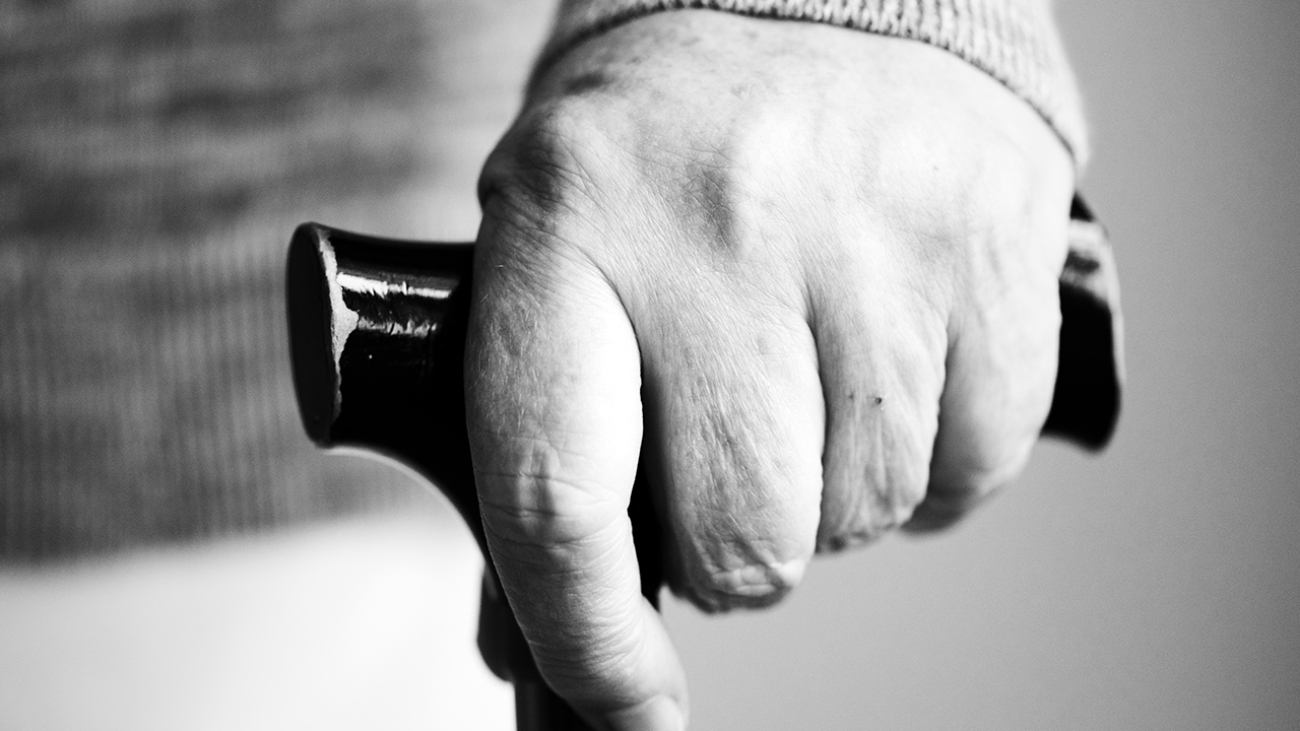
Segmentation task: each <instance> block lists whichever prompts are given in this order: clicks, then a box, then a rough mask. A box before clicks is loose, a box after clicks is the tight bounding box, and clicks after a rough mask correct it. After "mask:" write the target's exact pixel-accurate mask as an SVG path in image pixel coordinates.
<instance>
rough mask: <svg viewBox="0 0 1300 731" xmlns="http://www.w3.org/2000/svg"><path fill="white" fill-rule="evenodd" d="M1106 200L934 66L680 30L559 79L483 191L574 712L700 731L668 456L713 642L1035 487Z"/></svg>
mask: <svg viewBox="0 0 1300 731" xmlns="http://www.w3.org/2000/svg"><path fill="white" fill-rule="evenodd" d="M1072 186H1073V168H1072V165H1071V161H1070V158H1069V156H1068V154H1067V152H1066V150H1065V148H1064V146H1063V145H1062V144H1061V142H1060V141H1059V140H1058V139H1057V138H1056V137H1055V136H1054V135H1053V133H1052V131H1051V130H1050V128H1049V127H1048V126H1047V124H1046V123H1045V122H1044V121H1043V120H1042V119H1041V118H1039V117H1038V116H1037V115H1036V114H1035V113H1034V112H1033V110H1032V109H1030V107H1029V106H1028V105H1026V104H1025V103H1024V102H1023V101H1022V100H1020V99H1019V98H1018V97H1016V96H1014V95H1013V94H1012V93H1011V92H1010V91H1008V90H1007V89H1005V88H1003V87H1002V86H1000V85H999V84H998V83H997V82H996V81H994V80H993V79H992V78H990V77H987V76H985V75H984V74H982V73H981V72H980V71H978V70H976V69H974V68H973V67H971V66H969V65H968V64H966V63H965V62H963V61H961V60H959V59H957V58H956V57H953V56H950V55H949V54H947V53H945V52H943V51H939V50H936V49H934V48H931V47H928V46H925V45H922V44H919V43H914V42H910V41H905V40H897V39H890V38H883V37H878V36H872V35H869V34H866V33H861V32H855V31H849V30H842V29H838V28H833V27H829V26H823V25H817V24H809V23H794V22H776V21H768V20H757V19H749V18H742V17H738V16H731V15H726V14H721V13H714V12H708V11H676V12H669V13H660V14H657V15H652V16H649V17H646V18H643V19H640V20H637V21H634V22H631V23H628V24H626V25H624V26H621V27H619V28H616V29H613V30H611V31H608V32H606V33H604V34H602V35H600V36H598V37H596V38H594V39H592V40H589V41H587V42H586V43H584V44H582V45H580V46H578V47H577V48H575V49H573V50H571V51H569V52H568V53H567V54H565V56H564V57H563V58H562V59H561V60H560V61H558V62H557V63H556V64H555V65H553V66H551V67H550V68H548V69H547V70H546V71H545V72H544V75H543V76H542V77H541V78H540V79H539V83H538V84H537V86H536V87H535V89H534V91H533V93H532V94H531V95H530V97H529V99H528V102H527V104H526V107H525V109H524V111H523V113H522V114H521V116H520V117H519V119H518V121H517V122H516V124H515V125H514V127H513V128H512V130H511V131H510V132H509V133H508V134H507V136H506V137H505V139H504V140H503V141H502V142H501V144H500V145H499V147H498V149H497V150H496V152H495V153H494V154H493V156H492V158H491V160H490V161H489V162H488V164H487V167H486V169H485V171H484V173H483V178H482V183H481V197H482V201H483V206H484V221H483V227H482V229H481V231H480V235H479V241H478V254H477V256H478V259H477V262H476V269H475V282H474V286H475V292H476V296H477V299H476V301H475V303H474V305H473V309H472V314H471V323H470V333H469V341H468V353H467V371H466V372H467V379H468V383H467V388H468V391H467V398H468V402H467V404H468V409H469V428H470V435H471V443H472V447H473V453H474V464H475V469H476V472H477V478H478V486H479V496H480V501H481V504H482V509H483V520H484V527H485V529H486V533H487V538H488V543H489V546H490V548H491V552H492V558H493V560H494V562H495V564H496V566H497V568H498V570H499V572H500V577H501V581H502V584H503V586H504V589H505V591H506V593H507V595H508V597H509V599H510V603H511V605H512V606H513V608H514V610H515V612H516V615H517V617H518V619H519V621H520V624H521V626H522V628H523V630H524V633H525V636H526V637H527V639H528V641H529V643H530V645H531V647H532V650H533V654H534V657H535V658H536V660H537V663H538V666H539V668H540V670H541V672H542V673H543V675H544V676H545V677H546V679H547V681H548V682H549V683H550V684H551V686H552V687H553V688H554V689H555V690H556V691H557V692H559V693H560V694H561V695H562V696H564V697H565V698H566V699H568V700H569V701H570V702H571V703H572V704H573V705H574V706H575V707H576V708H578V709H579V710H580V711H581V712H582V713H584V714H585V715H586V716H588V718H590V719H591V720H592V721H593V722H596V723H597V724H598V725H600V726H608V727H611V728H616V729H669V728H681V727H682V726H684V723H685V713H686V688H685V680H684V678H683V674H682V671H681V668H680V665H679V663H678V660H677V657H676V653H675V651H674V649H673V647H672V645H671V643H670V642H669V639H668V637H667V635H666V633H665V631H664V628H663V625H662V624H661V622H660V620H659V618H658V615H657V614H656V613H655V612H654V610H653V609H652V608H651V607H650V605H649V604H648V603H647V602H646V601H645V600H644V599H643V598H642V597H641V595H640V591H639V584H638V574H637V564H636V555H635V552H634V550H633V547H632V540H631V532H630V526H629V523H628V518H627V512H626V509H627V505H628V499H629V495H630V492H631V488H632V482H633V477H634V475H635V473H636V468H637V461H638V456H639V455H640V454H641V449H642V442H643V440H644V442H645V446H646V452H645V453H646V455H647V457H648V459H649V460H650V463H649V464H648V465H647V467H648V469H649V471H650V474H651V475H652V477H653V479H652V482H651V484H652V486H653V488H654V489H655V490H656V496H655V497H656V501H657V505H658V506H659V510H660V512H661V515H662V519H663V522H664V525H665V531H666V545H667V552H668V556H667V559H668V572H669V577H668V578H669V583H670V585H671V587H672V589H673V590H674V591H675V592H676V593H678V594H680V595H682V596H684V597H687V598H688V599H690V600H691V601H692V602H694V603H695V604H696V605H698V606H700V607H702V608H704V609H705V610H707V611H718V610H726V609H730V608H734V607H760V606H765V605H769V604H771V603H773V602H775V601H776V600H778V599H779V598H781V597H782V596H783V595H785V594H786V593H787V592H789V591H790V590H791V589H792V588H793V587H794V586H795V585H796V584H797V583H798V582H799V579H800V577H801V576H802V574H803V572H804V569H805V567H806V566H807V564H808V561H809V560H810V559H811V557H812V555H813V553H814V551H817V550H822V551H825V550H838V549H841V548H844V547H846V546H852V545H855V544H860V543H863V542H865V541H869V540H871V539H872V538H875V537H877V536H879V535H881V534H882V533H884V532H886V531H888V530H890V529H892V528H895V527H898V526H900V525H903V524H905V523H908V521H909V519H910V520H911V523H910V525H911V526H913V527H918V526H919V527H933V526H940V525H943V524H946V523H947V522H949V521H951V520H952V519H953V518H955V517H956V516H959V515H960V514H962V513H963V512H964V511H966V510H967V509H968V508H970V507H971V506H972V505H974V504H975V503H976V502H978V501H979V500H980V499H981V498H982V497H984V496H985V495H987V494H989V493H990V492H991V491H992V490H994V489H996V488H997V487H999V486H1000V485H1003V484H1004V483H1006V482H1007V481H1008V480H1010V479H1011V478H1012V477H1013V476H1014V475H1016V474H1017V473H1018V471H1019V470H1020V469H1021V468H1022V467H1023V465H1024V464H1025V461H1026V459H1027V457H1028V454H1029V451H1030V448H1031V446H1032V444H1033V443H1034V441H1035V438H1036V436H1037V434H1038V431H1039V428H1040V427H1041V425H1042V423H1043V420H1044V419H1045V418H1046V415H1047V411H1048V407H1049V405H1050V401H1051V396H1052V387H1053V382H1054V377H1055V372H1056V356H1057V332H1058V328H1059V321H1060V315H1059V307H1058V303H1057V277H1058V274H1059V273H1060V271H1061V268H1062V264H1063V261H1064V258H1065V253H1066V222H1067V218H1068V213H1067V212H1068V206H1069V201H1070V194H1071V191H1072Z"/></svg>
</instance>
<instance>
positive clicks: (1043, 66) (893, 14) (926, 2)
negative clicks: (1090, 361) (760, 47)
mask: <svg viewBox="0 0 1300 731" xmlns="http://www.w3.org/2000/svg"><path fill="white" fill-rule="evenodd" d="M689 8H695V9H706V10H720V11H725V12H731V13H739V14H742V15H751V16H757V17H768V18H783V19H790V20H803V21H810V22H818V23H827V24H830V25H836V26H841V27H844V28H853V29H857V30H861V31H865V32H868V33H877V34H880V35H887V36H894V37H898V38H910V39H913V40H918V41H921V42H923V43H928V44H931V45H933V46H936V47H938V48H942V49H944V50H946V51H950V52H952V53H954V54H956V55H957V56H959V57H961V58H962V59H965V60H966V61H967V62H969V63H971V64H973V65H974V66H976V67H977V68H979V69H982V70H983V71H985V72H987V73H988V74H989V75H991V76H992V77H993V78H995V79H997V80H998V81H1000V82H1002V83H1003V84H1004V85H1006V86H1007V88H1009V89H1011V91H1013V92H1015V93H1016V94H1017V95H1019V96H1020V97H1021V98H1023V99H1024V100H1025V101H1026V102H1028V103H1029V104H1030V105H1031V106H1032V107H1033V108H1034V109H1035V110H1037V111H1038V113H1039V114H1040V115H1042V117H1043V119H1045V120H1046V121H1047V123H1048V124H1050V125H1051V127H1052V129H1054V130H1055V131H1056V133H1057V135H1058V136H1059V137H1060V138H1061V140H1062V141H1063V142H1064V143H1065V145H1066V147H1068V148H1069V150H1070V154H1071V155H1073V157H1074V161H1075V167H1076V169H1081V168H1082V167H1083V166H1084V164H1085V163H1086V161H1087V158H1088V139H1087V131H1086V129H1085V126H1084V122H1083V111H1082V105H1081V103H1080V101H1079V94H1078V90H1077V87H1076V85H1075V82H1074V77H1073V74H1072V73H1071V71H1070V67H1069V64H1068V63H1067V61H1066V59H1065V53H1064V50H1063V48H1062V45H1061V41H1060V37H1059V36H1058V34H1057V32H1056V27H1055V25H1054V23H1053V20H1052V13H1051V7H1050V1H1049V0H564V1H563V3H562V4H561V7H560V13H559V17H558V19H557V21H556V27H555V31H554V34H553V35H552V37H551V41H550V42H549V43H548V44H547V47H546V49H545V50H544V51H543V53H542V60H541V64H540V65H542V66H544V65H546V64H547V63H549V62H550V61H551V60H553V59H555V58H556V57H558V56H559V55H561V54H563V53H564V52H565V51H567V50H568V49H570V48H572V47H573V46H574V45H575V44H577V43H580V42H581V41H583V40H585V39H587V38H590V37H591V36H593V35H596V34H598V33H601V32H603V31H605V30H608V29H609V28H612V27H614V26H616V25H619V24H621V23H624V22H627V21H629V20H632V19H634V18H638V17H641V16H644V15H648V14H650V13H655V12H660V11H664V10H678V9H689Z"/></svg>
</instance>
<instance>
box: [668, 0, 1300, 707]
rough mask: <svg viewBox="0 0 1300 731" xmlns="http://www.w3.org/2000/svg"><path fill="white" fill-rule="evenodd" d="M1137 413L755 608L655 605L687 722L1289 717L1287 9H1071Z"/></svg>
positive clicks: (1298, 221) (1188, 5)
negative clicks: (1111, 436) (925, 531)
mask: <svg viewBox="0 0 1300 731" xmlns="http://www.w3.org/2000/svg"><path fill="white" fill-rule="evenodd" d="M1058 8H1059V9H1058V13H1059V16H1060V18H1061V23H1062V26H1063V30H1064V33H1065V35H1066V41H1067V45H1068V46H1069V48H1070V50H1071V53H1072V57H1073V59H1074V60H1075V63H1076V67H1077V70H1078V72H1079V75H1080V77H1081V81H1082V85H1083V88H1084V92H1085V95H1086V98H1087V100H1088V102H1089V108H1090V112H1091V114H1090V118H1091V122H1092V128H1093V130H1094V142H1095V148H1096V151H1097V152H1096V157H1095V160H1094V163H1093V165H1092V167H1091V169H1090V171H1089V172H1088V174H1087V176H1086V179H1085V181H1084V185H1083V188H1084V190H1085V191H1086V192H1087V194H1088V196H1089V197H1090V199H1091V201H1092V202H1093V204H1094V207H1095V208H1096V209H1097V210H1098V211H1099V213H1100V214H1101V215H1102V216H1103V218H1104V219H1105V220H1106V221H1107V223H1108V225H1109V227H1110V229H1111V232H1112V234H1113V238H1114V240H1115V243H1116V246H1117V251H1118V256H1119V259H1120V274H1121V279H1122V284H1123V287H1124V290H1123V291H1124V304H1125V314H1126V318H1127V319H1126V324H1127V328H1128V355H1129V360H1128V375H1129V386H1128V392H1127V401H1126V409H1125V414H1124V417H1123V420H1122V422H1121V425H1120V431H1119V434H1118V436H1117V439H1116V441H1115V443H1114V445H1113V446H1112V448H1111V449H1110V450H1109V451H1108V452H1106V453H1105V454H1104V455H1102V456H1100V457H1097V458H1094V457H1088V456H1085V455H1083V454H1080V453H1078V452H1076V451H1074V450H1072V449H1069V448H1066V447H1064V446H1061V445H1059V444H1043V445H1041V447H1040V448H1039V450H1038V452H1037V453H1036V455H1035V457H1034V460H1033V462H1032V464H1031V466H1030V469H1029V470H1028V472H1027V473H1026V474H1025V475H1024V476H1023V477H1022V478H1021V479H1020V480H1019V481H1018V482H1017V483H1016V484H1015V485H1014V486H1012V487H1011V488H1010V489H1009V490H1008V491H1006V493H1005V494H1003V495H1002V496H1001V497H999V498H998V499H997V500H995V501H994V502H993V503H991V504H990V505H988V506H987V507H986V508H985V509H984V510H983V511H982V512H980V513H978V514H977V515H975V516H974V517H973V518H972V519H971V520H969V521H968V522H967V523H966V524H964V525H961V526H960V527H958V528H957V529H955V530H954V531H953V532H951V533H949V534H946V535H942V536H939V537H937V538H927V539H901V538H894V539H890V540H887V541H885V542H884V543H882V544H880V545H877V546H874V547H871V548H869V549H866V550H864V551H861V552H859V553H855V554H853V555H851V556H848V557H844V558H834V559H829V560H823V561H821V562H820V563H819V564H818V565H816V566H814V568H813V569H812V570H811V571H810V573H809V575H808V578H807V580H806V584H805V586H804V587H803V588H802V589H801V591H799V592H796V594H795V595H794V596H793V597H792V598H791V599H790V600H789V601H788V603H787V604H786V605H784V606H782V607H780V608H779V609H778V610H776V611H774V612H772V613H769V614H764V615H748V616H743V617H729V618H727V619H724V620H716V619H709V618H703V617H700V616H698V615H697V614H695V613H694V612H692V611H689V610H687V609H685V608H683V607H682V606H681V605H673V606H670V607H668V609H667V615H668V617H669V619H670V622H671V626H672V629H673V631H674V636H675V637H676V638H677V642H678V645H679V646H680V647H681V649H682V652H683V653H684V656H685V662H686V664H687V671H688V673H689V675H690V680H691V683H692V690H693V702H694V708H693V719H694V723H693V724H692V725H693V726H694V727H695V728H700V729H803V728H809V729H874V728H880V729H890V730H891V731H902V730H903V729H927V730H934V729H1156V728H1160V729H1166V728H1168V729H1175V728H1176V729H1207V730H1208V729H1215V730H1218V729H1294V728H1300V617H1297V614H1298V613H1300V528H1298V527H1297V524H1298V523H1300V490H1298V489H1297V483H1300V479H1298V478H1297V476H1296V474H1297V467H1298V466H1300V464H1298V463H1300V459H1298V458H1297V453H1298V452H1300V429H1298V428H1297V425H1298V423H1300V422H1298V417H1297V410H1298V409H1297V407H1300V395H1298V394H1300V379H1297V371H1300V366H1298V365H1297V363H1300V336H1298V335H1297V325H1296V320H1297V316H1300V302H1298V299H1300V297H1298V296H1297V294H1296V287H1295V284H1294V283H1295V282H1296V281H1297V279H1298V278H1300V241H1298V240H1297V239H1298V238H1300V139H1298V138H1297V136H1298V135H1300V50H1297V49H1300V38H1298V37H1297V36H1300V3H1298V2H1295V0H1254V1H1252V2H1245V1H1239V2H1231V3H1227V2H1213V1H1212V0H1181V1H1180V2H1157V0H1093V1H1092V2H1082V1H1081V0H1061V2H1059V3H1058Z"/></svg>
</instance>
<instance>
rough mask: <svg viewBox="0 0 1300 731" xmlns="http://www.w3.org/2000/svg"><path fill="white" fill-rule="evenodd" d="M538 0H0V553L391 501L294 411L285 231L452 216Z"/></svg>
mask: <svg viewBox="0 0 1300 731" xmlns="http://www.w3.org/2000/svg"><path fill="white" fill-rule="evenodd" d="M538 5H545V3H537V2H524V1H513V2H512V1H511V0H500V1H499V2H494V3H477V2H453V1H451V0H448V1H447V2H437V1H436V0H350V1H349V2H329V1H325V0H322V1H320V2H313V1H310V0H60V1H57V2H36V1H34V0H15V1H14V2H9V3H4V4H0V559H5V560H28V559H47V558H53V557H62V556H70V555H79V554H84V553H87V552H96V551H105V550H112V549H117V548H122V547H129V546H135V545H140V544H144V543H154V542H159V541H171V540H180V539H190V538H194V537H198V536H209V535H217V534H222V533H226V532H229V531H234V530H251V529H261V528H267V527H270V526H275V525H281V524H284V523H288V522H292V521H297V520H303V519H310V518H321V517H325V516H329V515H336V514H339V513H345V512H349V511H355V510H361V509H375V508H384V507H393V506H397V505H405V504H407V503H409V501H410V500H411V499H412V495H413V494H414V492H415V491H414V490H413V489H412V488H411V486H410V485H409V484H406V483H405V482H404V478H402V477H400V476H399V475H398V474H397V473H396V472H394V471H392V470H390V469H387V468H382V467H376V466H374V465H370V464H368V463H364V462H356V461H352V460H339V459H328V460H327V459H324V458H322V457H321V456H320V455H318V454H316V453H315V452H314V450H313V449H312V448H311V447H310V445H309V444H308V443H307V441H306V439H305V437H303V436H302V434H301V429H300V427H299V425H298V420H297V414H296V411H295V407H294V403H293V396H292V387H291V382H290V376H289V367H288V357H287V348H286V346H285V337H286V331H285V323H284V318H283V314H282V311H283V306H282V284H281V277H282V257H283V252H284V247H285V244H286V242H287V240H288V235H289V233H290V232H291V231H292V228H293V227H294V225H296V224H297V223H299V222H300V221H303V220H307V219H312V218H316V219H323V220H326V221H328V222H330V223H335V224H338V225H348V226H355V227H359V228H368V229H371V230H374V231H375V232H377V233H381V234H390V235H391V234H404V235H423V230H424V229H422V227H421V226H422V222H424V221H425V220H427V217H428V216H429V215H432V214H430V213H429V212H428V211H424V210H421V203H422V202H423V201H424V200H425V199H426V198H427V199H428V200H429V206H430V207H431V209H433V210H435V211H436V210H443V211H452V212H453V213H454V214H455V215H457V216H460V217H461V218H464V219H472V218H473V217H474V216H475V215H476V211H475V210H473V176H474V173H475V171H474V168H475V167H476V166H477V164H478V161H479V160H480V159H481V157H482V156H483V155H484V154H486V152H487V150H488V148H489V147H490V144H491V139H492V137H493V136H494V135H495V134H496V133H497V132H499V130H500V128H501V127H502V126H503V125H504V124H505V123H506V122H507V121H508V118H509V114H510V111H511V110H512V108H513V106H514V105H515V103H516V102H517V96H518V86H519V85H520V83H521V82H522V78H523V75H524V73H525V72H526V69H527V59H528V57H529V56H530V55H531V53H532V50H533V47H534V45H533V44H532V43H531V39H533V38H534V36H535V37H536V40H537V41H540V39H541V36H542V31H543V30H544V28H542V27H539V26H541V25H543V24H544V17H545V10H544V8H536V7H534V6H538ZM497 38H506V39H512V42H510V43H504V44H498V43H494V42H493V39H497ZM503 46H505V47H504V48H503ZM462 189H463V191H462ZM444 190H452V192H450V193H446V195H444V196H443V197H444V198H446V200H445V201H443V202H442V203H438V202H437V201H438V200H440V199H439V198H438V196H439V195H440V193H439V191H444ZM439 205H441V206H442V208H441V209H439ZM467 208H468V209H469V210H468V211H466V210H465V209H467ZM471 234H472V229H471Z"/></svg>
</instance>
